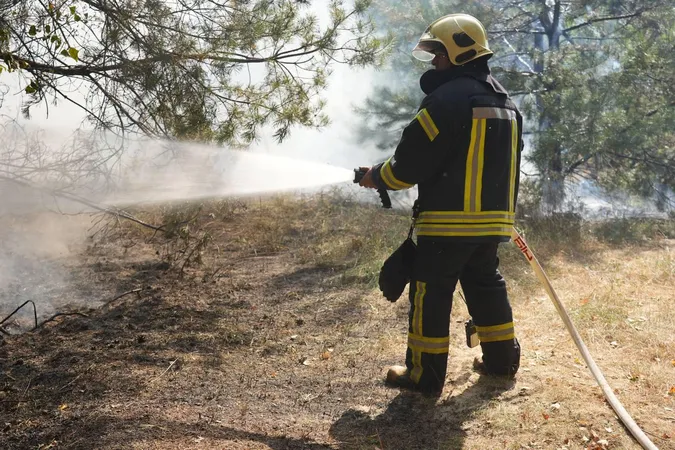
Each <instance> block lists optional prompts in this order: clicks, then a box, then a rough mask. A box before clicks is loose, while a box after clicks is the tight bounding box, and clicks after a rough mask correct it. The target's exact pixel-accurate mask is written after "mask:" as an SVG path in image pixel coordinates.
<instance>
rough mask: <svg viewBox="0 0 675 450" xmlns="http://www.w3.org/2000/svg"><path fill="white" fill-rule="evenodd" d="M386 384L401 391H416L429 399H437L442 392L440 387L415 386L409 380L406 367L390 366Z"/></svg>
mask: <svg viewBox="0 0 675 450" xmlns="http://www.w3.org/2000/svg"><path fill="white" fill-rule="evenodd" d="M387 384H388V385H390V386H395V387H399V388H402V389H409V390H411V391H417V392H420V393H422V395H425V396H429V397H438V396H440V395H441V393H442V391H443V387H442V386H441V387H435V388H428V387H427V388H425V387H420V386H419V385H417V384H416V383H415V382H413V380H412V379H411V378H410V371H409V370H408V368H407V367H406V366H391V367H390V368H389V370H388V371H387Z"/></svg>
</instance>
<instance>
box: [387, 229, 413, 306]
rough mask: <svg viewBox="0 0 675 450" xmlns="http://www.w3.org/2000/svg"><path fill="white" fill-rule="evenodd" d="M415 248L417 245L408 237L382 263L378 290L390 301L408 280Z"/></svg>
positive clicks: (394, 299)
mask: <svg viewBox="0 0 675 450" xmlns="http://www.w3.org/2000/svg"><path fill="white" fill-rule="evenodd" d="M416 250H417V245H416V244H415V242H414V241H413V240H412V239H411V238H408V239H406V240H405V241H403V244H401V245H400V246H399V247H398V248H397V249H396V251H394V253H392V254H391V256H389V258H387V260H386V261H385V262H384V264H383V265H382V269H380V278H379V285H380V290H381V291H382V294H383V295H384V296H385V298H386V299H387V300H389V301H390V302H395V301H396V300H398V299H399V297H400V296H401V294H402V293H403V290H404V289H405V287H406V285H407V284H408V283H409V282H410V279H411V278H412V272H413V264H414V262H415V252H416Z"/></svg>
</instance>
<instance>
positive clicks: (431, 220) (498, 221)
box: [417, 217, 515, 225]
mask: <svg viewBox="0 0 675 450" xmlns="http://www.w3.org/2000/svg"><path fill="white" fill-rule="evenodd" d="M417 223H418V224H441V223H447V224H473V223H475V224H483V225H486V224H493V225H513V224H514V223H515V222H514V220H513V219H494V218H487V219H442V218H435V217H434V218H426V219H418V220H417Z"/></svg>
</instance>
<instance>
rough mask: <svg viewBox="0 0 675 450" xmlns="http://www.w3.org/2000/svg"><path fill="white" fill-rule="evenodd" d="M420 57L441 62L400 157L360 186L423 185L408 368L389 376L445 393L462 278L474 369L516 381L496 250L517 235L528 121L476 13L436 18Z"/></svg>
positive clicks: (516, 352)
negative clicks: (492, 65) (495, 71)
mask: <svg viewBox="0 0 675 450" xmlns="http://www.w3.org/2000/svg"><path fill="white" fill-rule="evenodd" d="M412 53H413V56H414V57H416V58H417V59H419V60H422V61H430V62H431V64H432V65H433V66H434V68H433V69H431V70H429V71H427V72H425V73H424V74H423V75H422V77H421V79H420V87H421V88H422V91H423V92H424V93H425V94H426V97H425V98H424V100H423V101H422V104H421V105H420V107H419V109H418V112H417V115H416V116H415V117H414V119H412V121H411V122H410V123H409V124H408V125H407V126H406V127H405V129H404V130H403V133H402V136H401V139H400V141H399V143H398V145H397V147H396V151H395V153H394V155H393V156H392V157H391V158H389V159H388V160H387V161H385V162H384V163H382V164H378V165H376V166H373V167H371V168H369V169H368V172H367V173H366V175H365V176H364V177H363V179H362V180H361V182H360V185H361V186H364V187H368V188H377V189H387V190H401V189H407V188H410V187H412V186H414V185H417V186H418V199H417V204H418V208H419V218H418V219H417V222H416V225H415V231H416V235H417V252H416V256H415V261H414V264H413V272H412V277H411V282H410V287H409V300H410V312H409V321H408V326H409V328H408V348H407V352H406V358H405V366H393V367H391V368H389V370H388V372H387V382H388V383H389V384H392V385H395V386H399V387H402V388H408V389H415V390H420V391H423V392H427V393H435V394H440V392H441V391H442V389H443V384H444V381H445V375H446V369H447V358H448V347H449V326H450V311H451V308H452V297H453V293H454V290H455V287H456V285H457V281H459V282H460V284H461V286H462V289H463V291H464V294H465V298H466V302H467V307H468V310H469V314H470V315H471V316H472V319H473V321H474V323H475V325H476V329H477V331H478V337H479V339H480V345H481V349H482V360H481V359H480V358H477V359H476V360H475V361H474V368H475V369H476V370H478V371H480V372H481V373H484V374H493V375H505V376H513V375H515V373H516V372H517V370H518V367H519V364H520V346H519V343H518V340H517V339H516V337H515V332H514V325H513V315H512V311H511V306H510V304H509V300H508V296H507V289H506V283H505V281H504V279H503V278H502V276H501V274H500V273H499V270H498V266H499V258H498V256H497V250H498V246H499V244H500V243H502V242H508V241H509V239H510V234H511V232H510V230H511V228H512V226H513V223H514V216H515V207H516V201H517V196H518V186H519V181H520V179H519V173H520V170H519V168H520V158H521V150H522V116H521V114H520V113H519V111H518V109H517V108H516V106H515V104H514V103H513V102H512V100H511V99H510V97H509V95H508V93H507V92H506V90H505V89H504V88H503V87H502V86H501V85H500V84H499V82H497V80H495V79H494V78H493V77H492V76H491V75H490V69H489V67H488V59H490V57H491V56H492V51H491V50H490V48H489V46H488V41H487V35H486V32H485V28H484V27H483V25H482V24H481V23H480V22H479V21H478V20H477V19H476V18H475V17H472V16H470V15H467V14H450V15H447V16H444V17H441V18H439V19H437V20H436V21H434V22H433V23H431V25H429V27H428V28H427V29H426V31H425V32H424V33H423V34H422V36H421V37H420V39H419V41H418V43H417V45H416V46H415V48H414V49H413V52H412ZM364 169H365V168H364Z"/></svg>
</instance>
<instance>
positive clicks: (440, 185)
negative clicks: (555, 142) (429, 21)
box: [373, 63, 522, 242]
mask: <svg viewBox="0 0 675 450" xmlns="http://www.w3.org/2000/svg"><path fill="white" fill-rule="evenodd" d="M420 85H421V87H422V90H423V91H424V93H425V94H427V96H426V97H425V98H424V100H423V101H422V104H421V105H420V107H419V110H418V113H417V115H416V116H415V118H414V119H413V120H412V121H411V122H410V123H409V124H408V125H407V126H406V128H405V129H404V130H403V134H402V137H401V140H400V141H399V144H398V146H397V147H396V152H395V153H394V156H392V157H391V158H389V160H387V161H385V162H384V163H382V164H379V165H376V166H375V167H373V179H374V181H375V184H377V186H378V188H380V189H388V190H400V189H407V188H410V187H412V186H413V185H418V190H419V197H418V203H419V208H420V216H419V219H418V220H417V224H416V227H415V228H416V232H417V236H418V239H425V238H431V239H441V240H448V239H449V240H458V241H464V242H485V241H493V242H494V241H497V242H505V241H508V240H509V238H510V236H511V227H512V226H513V222H514V216H515V206H516V200H517V196H518V185H519V180H520V178H519V173H520V155H521V150H522V116H521V114H520V113H519V112H518V110H517V108H516V106H515V105H514V104H513V102H512V101H511V99H510V98H509V96H508V94H507V92H506V91H505V90H504V88H503V87H502V86H501V85H500V84H499V83H498V82H497V80H495V79H494V78H492V76H491V75H490V72H489V69H488V67H487V64H485V63H482V64H474V65H470V66H468V67H465V66H459V67H453V68H451V69H449V70H446V71H436V70H430V71H428V72H426V73H425V74H424V75H423V76H422V78H421V79H420Z"/></svg>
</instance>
